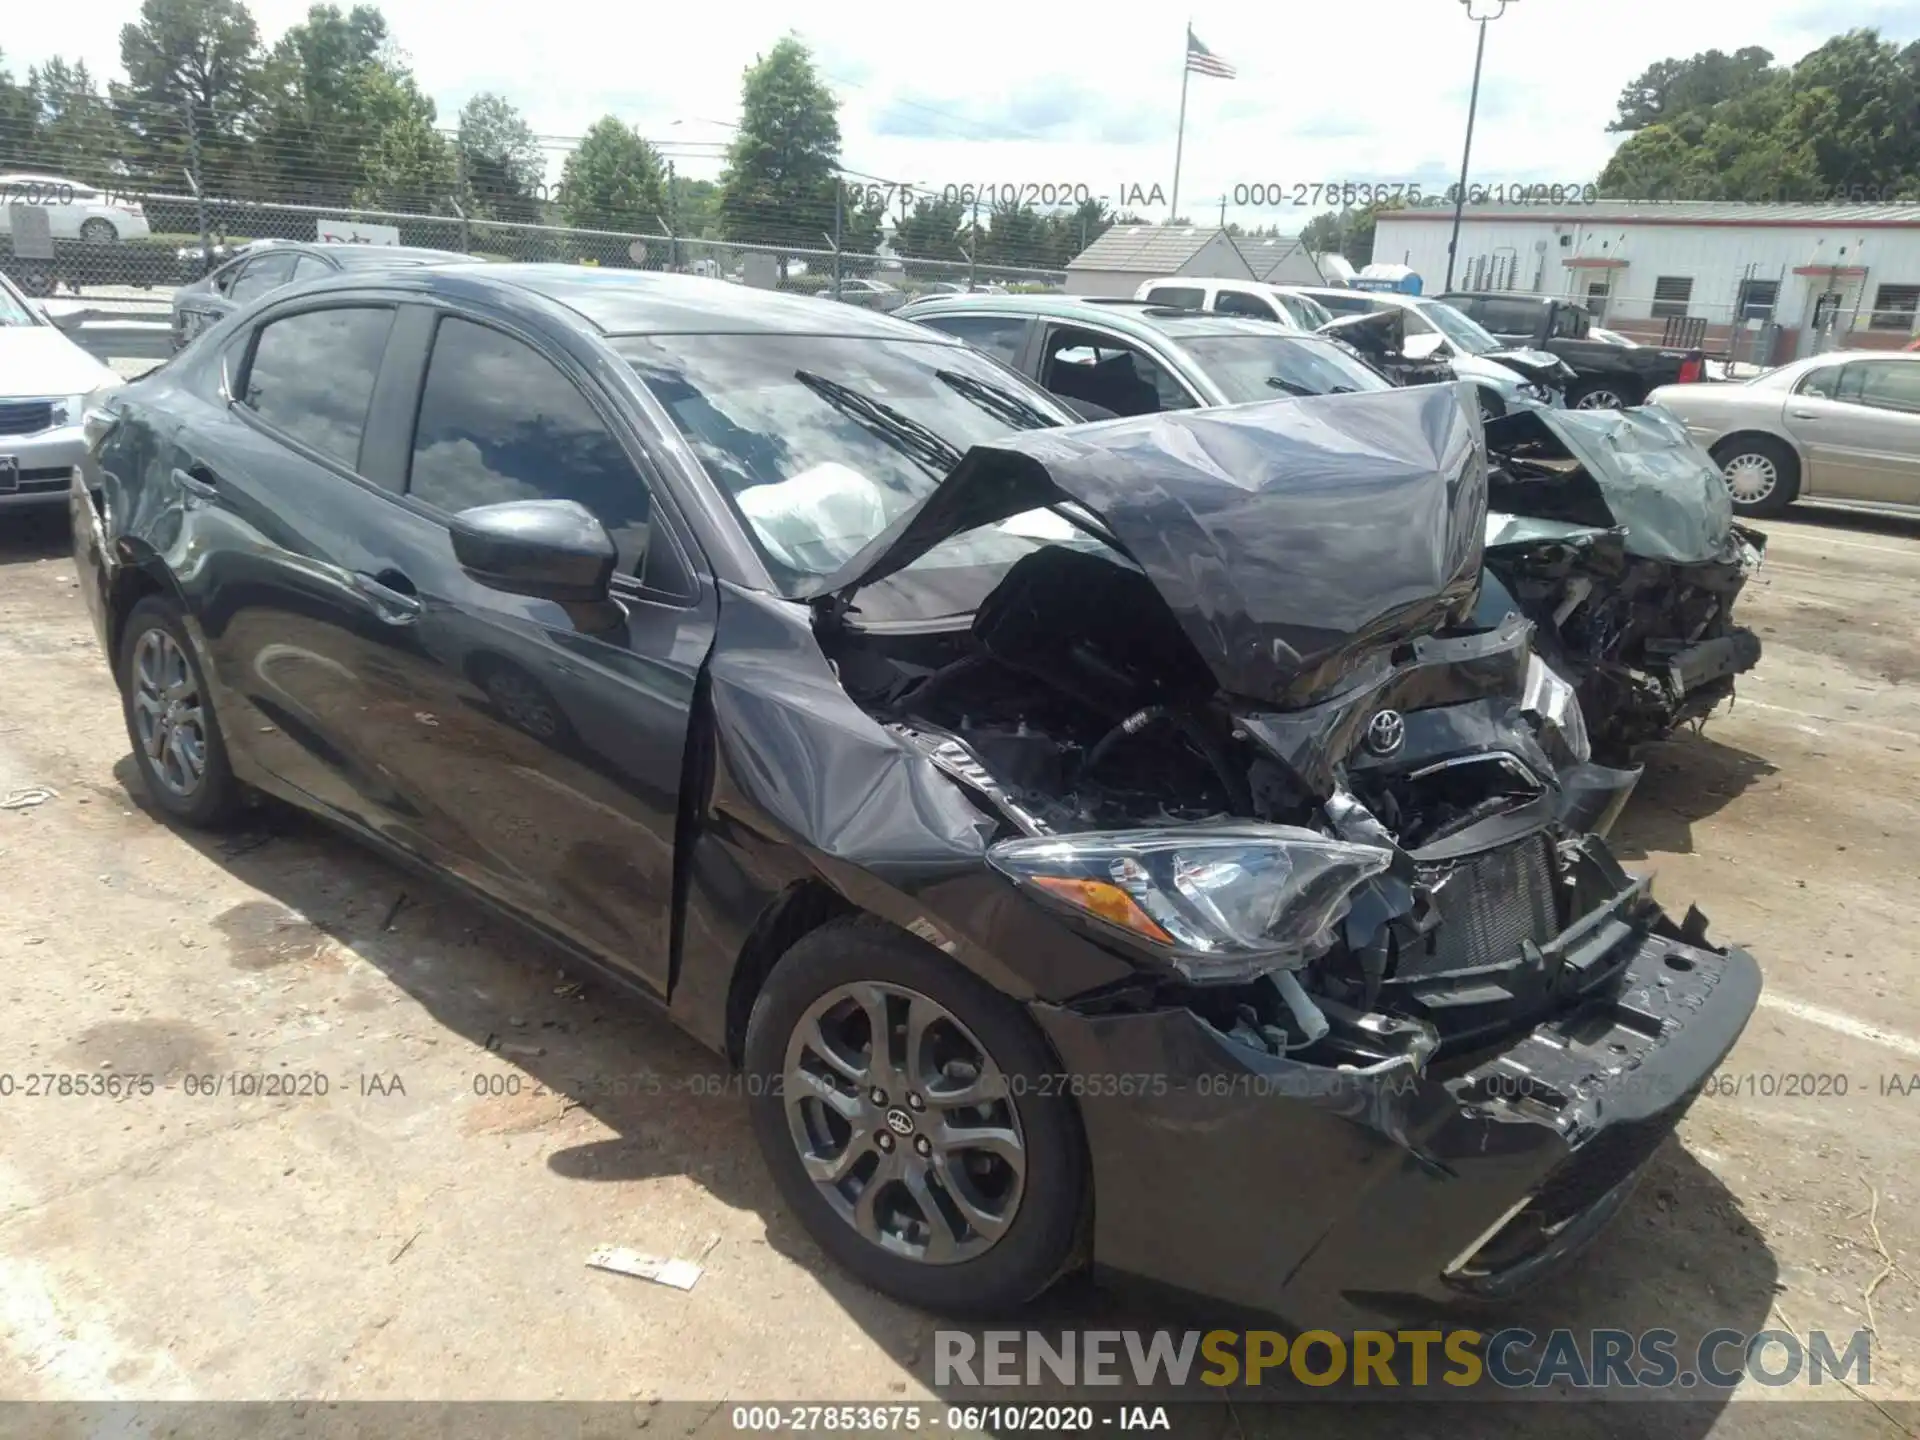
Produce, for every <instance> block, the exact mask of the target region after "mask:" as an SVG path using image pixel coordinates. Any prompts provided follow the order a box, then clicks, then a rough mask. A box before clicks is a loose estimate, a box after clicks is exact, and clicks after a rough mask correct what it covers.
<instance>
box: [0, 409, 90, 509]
mask: <svg viewBox="0 0 1920 1440" xmlns="http://www.w3.org/2000/svg"><path fill="white" fill-rule="evenodd" d="M86 453H87V437H86V435H85V433H84V432H83V431H82V430H81V428H80V427H79V426H78V425H59V426H55V427H53V428H52V429H48V430H40V431H37V432H35V433H34V434H31V435H0V510H11V509H16V508H22V507H27V506H34V507H38V506H47V505H54V506H57V505H63V504H65V503H66V499H67V487H68V485H69V484H70V483H71V482H72V479H73V470H74V467H75V466H76V465H78V464H79V463H80V461H81V458H82V457H83V456H84V455H85V454H86ZM9 460H11V461H12V462H13V463H11V464H9V463H7V462H8V461H9Z"/></svg>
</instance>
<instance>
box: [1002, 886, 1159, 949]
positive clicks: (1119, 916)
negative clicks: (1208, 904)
mask: <svg viewBox="0 0 1920 1440" xmlns="http://www.w3.org/2000/svg"><path fill="white" fill-rule="evenodd" d="M1032 883H1033V884H1034V885H1036V886H1038V887H1039V888H1040V889H1042V890H1045V891H1046V892H1047V893H1048V894H1049V895H1052V896H1054V897H1055V898H1056V899H1060V900H1064V901H1066V902H1067V903H1068V904H1069V905H1072V906H1075V907H1077V908H1078V909H1081V910H1084V911H1086V912H1087V913H1088V914H1089V915H1097V916H1098V917H1099V918H1100V919H1102V920H1104V921H1106V922H1107V923H1108V924H1109V925H1118V926H1120V927H1121V928H1122V929H1125V930H1131V931H1133V932H1134V933H1135V934H1136V935H1144V936H1146V937H1147V939H1149V940H1152V941H1155V942H1157V943H1159V944H1161V945H1171V944H1173V937H1172V936H1171V935H1169V934H1167V932H1166V931H1164V930H1162V929H1161V928H1160V927H1159V926H1158V925H1156V924H1154V922H1153V917H1152V916H1150V915H1148V914H1147V912H1146V911H1144V910H1142V909H1141V908H1140V906H1139V905H1138V904H1136V903H1135V901H1134V898H1133V897H1132V896H1131V895H1129V894H1127V892H1126V891H1124V890H1122V889H1121V888H1120V887H1119V886H1118V885H1109V884H1108V883H1107V882H1106V881H1104V880H1076V879H1071V878H1068V877H1065V876H1058V875H1036V876H1034V877H1033V881H1032Z"/></svg>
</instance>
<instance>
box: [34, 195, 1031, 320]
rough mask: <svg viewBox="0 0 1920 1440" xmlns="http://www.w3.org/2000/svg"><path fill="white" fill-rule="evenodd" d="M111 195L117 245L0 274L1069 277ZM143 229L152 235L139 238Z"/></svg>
mask: <svg viewBox="0 0 1920 1440" xmlns="http://www.w3.org/2000/svg"><path fill="white" fill-rule="evenodd" d="M107 199H108V209H109V211H110V212H113V213H117V214H123V215H124V216H126V217H127V218H126V219H125V220H124V221H123V222H122V228H124V229H125V231H126V232H128V233H125V234H120V233H115V234H114V235H113V236H111V237H110V238H109V237H108V236H107V235H106V233H105V231H104V230H103V228H102V227H101V226H100V225H97V224H93V223H92V222H89V228H88V230H87V232H86V233H85V234H75V235H71V236H62V235H59V234H56V235H55V237H54V238H53V241H52V250H53V256H52V258H51V259H45V258H29V257H27V256H25V255H16V254H15V253H14V247H13V243H12V236H11V234H6V235H0V269H4V270H5V271H6V273H7V274H8V275H10V276H11V277H12V278H13V279H14V281H15V282H16V283H17V284H19V285H20V286H21V287H22V288H23V289H24V290H26V291H27V292H28V293H29V294H36V295H43V296H44V295H54V294H57V293H60V292H63V291H64V292H69V293H73V294H86V293H88V292H89V291H97V290H99V289H101V288H103V287H114V288H120V289H125V288H132V289H135V290H170V289H171V288H172V287H174V286H176V285H183V284H187V283H190V282H192V281H194V280H197V279H199V278H200V277H201V276H202V275H204V274H206V273H207V272H208V271H209V270H211V269H213V268H215V267H217V266H218V265H220V264H222V263H224V262H225V261H226V260H227V259H229V258H231V257H232V256H233V255H235V254H236V253H238V252H239V250H240V249H241V248H242V247H244V246H247V245H250V244H252V243H255V242H262V241H295V240H298V241H307V242H314V241H320V242H328V243H338V244H363V245H404V246H412V247H418V248H423V249H429V250H444V251H447V252H449V253H450V254H460V255H469V256H473V257H476V258H479V259H483V260H496V261H537V262H557V263H561V264H570V265H595V266H604V267H606V268H609V269H625V270H655V271H673V272H677V273H681V274H693V275H706V276H710V277H712V278H714V279H719V280H727V281H734V282H736V283H740V284H746V285H753V286H758V287H761V288H767V289H780V290H786V291H790V292H794V293H799V294H813V295H821V294H824V295H832V296H837V297H838V298H840V299H842V300H844V301H847V302H849V303H853V304H859V305H863V306H866V307H868V308H874V309H882V310H890V309H894V308H897V307H898V306H899V305H902V304H905V303H906V302H907V301H908V300H909V299H911V298H913V296H914V295H915V294H917V293H921V292H924V291H927V290H929V289H936V290H946V291H952V290H965V289H973V288H979V289H986V288H1001V289H1006V290H1058V289H1060V288H1061V287H1062V286H1063V285H1064V284H1065V279H1066V277H1065V275H1064V274H1063V273H1062V272H1060V271H1058V270H1049V269H1043V268H1029V267H1019V266H1007V265H995V264H986V263H979V264H976V263H974V262H973V261H971V260H967V259H957V260H930V259H916V258H907V257H901V256H892V255H888V254H885V253H873V252H867V251H858V250H852V249H847V248H840V249H838V250H836V249H835V248H833V245H832V239H831V236H829V235H827V234H825V233H823V234H822V236H821V244H820V245H819V246H818V247H802V246H777V245H756V244H747V243H741V242H737V241H728V240H715V239H706V238H694V237H690V236H681V235H675V234H674V233H673V232H672V231H671V230H670V229H669V228H668V226H667V225H666V224H665V223H664V221H657V223H656V226H655V228H653V229H651V230H641V231H614V230H591V229H581V228H574V227H567V226H556V225H540V224H530V223H510V222H504V221H498V220H486V219H469V218H467V217H465V216H463V215H459V214H452V215H415V214H405V213H400V212H395V211H386V210H360V209H338V208H323V207H319V206H309V205H291V204H274V203H266V202H259V201H249V200H230V199H221V198H213V197H208V198H205V199H201V198H196V197H194V196H191V195H168V194H153V193H144V192H143V193H130V194H113V195H111V196H109V197H107ZM113 213H110V214H109V215H108V217H107V222H108V223H111V222H112V219H113ZM136 217H137V218H136ZM63 228H72V227H63ZM142 228H144V230H145V231H146V232H147V233H146V234H144V235H143V234H138V233H137V231H138V230H140V229H142ZM156 298H164V297H156Z"/></svg>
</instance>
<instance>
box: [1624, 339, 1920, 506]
mask: <svg viewBox="0 0 1920 1440" xmlns="http://www.w3.org/2000/svg"><path fill="white" fill-rule="evenodd" d="M1647 401H1648V403H1649V404H1653V405H1664V406H1665V407H1666V408H1667V409H1669V410H1671V411H1672V412H1673V413H1674V414H1675V415H1677V416H1679V417H1680V420H1681V422H1682V423H1684V424H1685V425H1686V427H1687V429H1688V431H1689V432H1690V433H1691V434H1692V436H1693V438H1694V439H1695V440H1697V441H1699V442H1700V444H1701V445H1702V446H1704V447H1705V448H1706V449H1707V450H1708V451H1709V452H1710V453H1711V454H1712V456H1713V458H1714V460H1715V461H1717V462H1718V463H1719V466H1720V473H1721V474H1722V475H1724V476H1725V477H1726V481H1727V489H1728V490H1729V491H1730V492H1731V493H1732V495H1733V508H1734V509H1735V510H1737V511H1738V512H1739V513H1740V514H1742V515H1777V514H1778V513H1779V512H1780V511H1782V510H1784V509H1786V507H1787V506H1789V505H1791V504H1792V503H1793V502H1794V501H1795V500H1839V501H1846V502H1853V503H1858V504H1866V505H1877V506H1894V507H1897V508H1900V509H1914V510H1920V354H1906V353H1902V352H1899V351H1887V350H1836V351H1832V352H1831V353H1829V354H1826V355H1816V356H1813V357H1812V358H1811V359H1807V360H1796V361H1794V362H1793V363H1792V364H1790V365H1782V366H1781V367H1780V368H1779V369H1777V370H1769V371H1768V372H1767V373H1766V374H1764V375H1761V376H1759V377H1758V378H1756V379H1753V380H1749V381H1747V382H1746V383H1745V384H1737V385H1734V384H1729V385H1668V386H1665V387H1663V388H1661V389H1659V390H1656V391H1654V392H1653V394H1652V395H1650V396H1648V397H1647Z"/></svg>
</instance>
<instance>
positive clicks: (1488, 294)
mask: <svg viewBox="0 0 1920 1440" xmlns="http://www.w3.org/2000/svg"><path fill="white" fill-rule="evenodd" d="M1455 296H1458V297H1459V298H1460V299H1462V300H1537V301H1539V302H1540V303H1541V304H1543V305H1544V304H1545V303H1546V302H1547V301H1549V300H1558V301H1559V302H1560V303H1561V304H1563V305H1573V304H1576V303H1578V302H1576V301H1573V300H1569V299H1567V297H1566V296H1564V295H1536V294H1534V293H1532V292H1531V291H1528V290H1442V291H1441V292H1440V293H1439V294H1438V295H1428V296H1424V297H1420V298H1424V299H1428V300H1451V299H1453V298H1454V297H1455Z"/></svg>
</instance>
